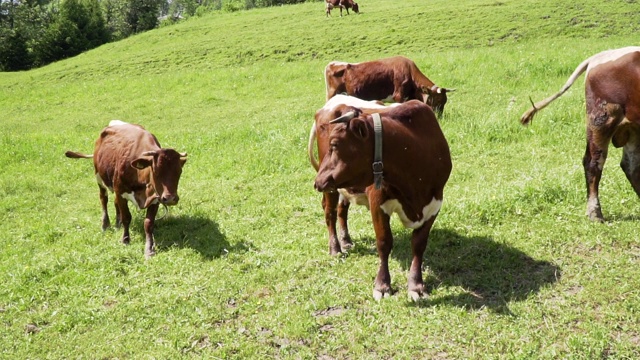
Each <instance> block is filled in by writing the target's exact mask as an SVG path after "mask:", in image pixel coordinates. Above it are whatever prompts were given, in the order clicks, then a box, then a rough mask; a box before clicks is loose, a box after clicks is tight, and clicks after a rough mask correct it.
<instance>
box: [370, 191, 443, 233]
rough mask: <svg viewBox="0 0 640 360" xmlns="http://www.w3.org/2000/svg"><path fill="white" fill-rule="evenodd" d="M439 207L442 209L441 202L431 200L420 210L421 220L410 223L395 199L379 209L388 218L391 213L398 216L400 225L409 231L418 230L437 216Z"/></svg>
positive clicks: (434, 199)
mask: <svg viewBox="0 0 640 360" xmlns="http://www.w3.org/2000/svg"><path fill="white" fill-rule="evenodd" d="M440 207H442V200H437V199H436V198H433V200H431V202H430V203H428V204H427V205H426V206H425V207H424V208H422V219H420V220H418V221H411V220H410V219H409V218H408V217H407V214H405V213H404V210H403V209H402V205H401V204H400V202H399V201H398V200H396V199H392V200H387V201H385V202H384V204H382V205H381V206H380V208H382V211H384V212H385V214H387V215H389V216H391V215H392V214H393V213H396V214H398V217H399V218H400V221H402V224H403V225H404V226H405V227H408V228H410V229H418V228H419V227H421V226H422V225H423V224H424V223H425V222H426V221H427V220H429V219H431V218H432V217H433V216H435V215H436V214H438V212H439V211H440Z"/></svg>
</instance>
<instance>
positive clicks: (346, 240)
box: [340, 236, 353, 250]
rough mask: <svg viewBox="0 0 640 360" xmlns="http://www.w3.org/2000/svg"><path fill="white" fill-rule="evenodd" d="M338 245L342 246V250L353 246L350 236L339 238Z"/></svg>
mask: <svg viewBox="0 0 640 360" xmlns="http://www.w3.org/2000/svg"><path fill="white" fill-rule="evenodd" d="M340 247H341V248H343V249H344V250H349V249H351V248H353V242H352V241H351V237H349V236H346V237H344V238H342V239H340Z"/></svg>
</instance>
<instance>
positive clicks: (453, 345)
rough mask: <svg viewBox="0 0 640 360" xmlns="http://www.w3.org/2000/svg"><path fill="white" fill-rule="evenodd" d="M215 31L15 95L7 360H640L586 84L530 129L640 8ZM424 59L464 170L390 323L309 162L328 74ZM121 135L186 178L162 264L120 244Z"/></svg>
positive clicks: (303, 14) (363, 230) (83, 67)
mask: <svg viewBox="0 0 640 360" xmlns="http://www.w3.org/2000/svg"><path fill="white" fill-rule="evenodd" d="M359 4H360V7H361V10H362V14H361V15H357V16H356V15H351V16H344V17H342V18H340V17H339V16H337V13H336V12H334V16H333V17H332V18H326V17H325V15H324V9H323V5H322V3H320V2H316V3H305V4H301V5H295V6H283V7H278V8H271V9H259V10H251V11H246V12H237V13H220V14H211V15H209V16H206V17H203V18H197V19H192V20H190V21H188V22H186V23H183V24H179V25H176V26H172V27H167V28H162V29H158V30H155V31H151V32H148V33H145V34H142V35H139V36H135V37H133V38H130V39H127V40H124V41H121V42H117V43H112V44H108V45H105V46H103V47H100V48H98V49H96V50H93V51H91V52H88V53H85V54H82V55H80V56H78V57H76V58H73V59H69V60H66V61H62V62H58V63H55V64H52V65H49V66H47V67H44V68H41V69H36V70H32V71H29V72H23V73H0V149H1V150H2V151H0V169H1V170H0V197H1V199H2V201H0V235H1V236H2V238H3V239H4V242H3V244H2V246H1V247H0V249H1V250H0V276H1V278H2V279H3V284H2V286H0V332H1V333H2V334H3V335H2V336H0V358H7V359H26V358H31V359H44V358H100V359H107V358H108V359H125V358H181V357H184V358H189V357H196V358H225V359H226V358H238V359H246V358H305V359H307V358H318V359H367V358H368V359H380V358H394V359H405V358H406V359H410V358H411V359H413V358H439V359H469V358H487V359H495V358H508V359H510V358H543V359H557V358H573V359H582V358H584V359H592V358H616V359H624V358H637V357H640V351H639V350H638V349H639V348H640V330H638V329H640V270H639V269H640V267H639V266H638V265H639V262H640V239H639V238H638V235H637V228H638V220H640V216H639V215H638V214H639V213H640V201H639V200H638V198H637V196H636V195H635V193H634V192H633V190H632V189H631V187H630V186H629V184H628V183H627V181H626V179H625V177H624V175H623V173H622V172H621V171H620V170H618V165H617V163H618V162H619V159H620V151H619V150H617V149H613V148H612V149H611V150H610V153H609V161H608V162H607V165H606V166H605V170H604V175H603V180H602V182H601V201H602V206H603V213H604V216H605V218H606V219H607V220H608V221H607V222H606V224H604V225H603V224H592V223H590V222H589V221H588V220H587V218H586V217H585V216H584V211H585V207H586V202H585V198H586V194H585V188H584V175H583V170H582V165H581V162H582V155H583V152H584V142H585V140H584V132H585V131H584V95H583V86H582V81H581V80H580V81H578V82H577V83H576V84H575V85H574V88H573V89H572V90H570V91H569V92H568V93H567V94H565V95H564V97H562V98H560V99H558V100H557V101H556V102H555V103H553V104H552V105H550V106H549V108H547V109H545V110H544V111H542V112H541V113H540V114H539V115H538V116H537V117H536V119H535V120H534V122H533V124H532V125H531V126H529V127H527V128H525V127H522V126H520V125H519V122H518V119H519V117H520V115H521V114H522V113H523V112H524V111H525V110H526V109H527V108H528V106H529V96H531V97H532V98H533V100H534V101H536V100H540V99H542V98H543V97H546V96H548V95H550V94H551V93H553V92H555V91H557V90H558V89H559V88H560V87H561V86H562V84H564V82H565V80H566V78H567V77H568V76H569V75H570V74H571V72H572V71H573V70H574V68H575V67H576V66H577V65H578V64H579V63H580V62H581V61H582V60H583V59H584V58H586V57H588V56H590V55H592V54H594V53H597V52H599V51H602V50H605V49H609V48H616V47H622V46H627V45H637V44H638V43H637V41H638V40H637V39H638V36H637V34H638V31H639V30H640V16H639V15H638V14H640V6H639V5H638V4H637V2H635V1H595V0H586V1H583V2H581V4H576V3H575V2H574V1H569V0H560V1H550V0H539V1H533V0H521V1H512V0H504V1H495V0H486V1H485V0H480V1H472V0H461V1H455V2H453V1H445V0H433V1H428V2H425V1H423V0H404V1H402V2H397V1H394V2H390V1H381V0H361V1H360V2H359ZM391 55H405V56H408V57H410V58H411V59H413V60H414V61H416V63H417V64H418V66H419V67H420V68H421V69H422V70H423V72H424V73H425V74H426V75H427V76H428V77H430V78H431V79H432V80H433V81H435V82H436V83H437V84H438V85H440V86H444V87H449V88H456V89H457V91H456V92H455V93H453V94H452V95H451V96H450V101H449V103H448V105H447V108H446V109H445V115H444V117H443V118H442V119H441V120H440V123H441V126H442V128H443V131H444V133H445V135H446V136H447V139H448V140H449V145H450V147H451V152H452V156H453V164H454V169H453V173H452V176H451V179H450V181H449V184H448V185H447V188H446V189H445V204H444V206H443V209H442V211H441V213H440V215H439V217H438V219H437V221H436V224H435V226H434V230H433V231H432V236H431V240H430V244H429V246H428V248H427V251H426V253H425V277H426V278H425V280H426V282H427V284H428V285H429V287H430V289H431V296H430V298H429V299H428V300H425V301H423V302H419V303H412V302H410V301H409V300H408V299H407V296H406V284H407V279H406V275H407V273H408V266H409V262H410V248H409V247H410V245H409V241H408V240H409V238H410V232H409V231H408V230H406V229H404V228H403V227H402V226H401V224H400V222H399V221H398V220H397V219H395V218H394V220H393V230H394V236H395V239H396V241H395V247H394V252H393V253H392V257H393V261H391V264H390V271H391V276H392V285H393V287H394V289H395V290H397V293H396V294H395V295H394V296H392V297H391V298H389V299H384V301H381V302H376V301H374V300H373V298H372V296H371V292H372V287H373V279H374V277H375V273H376V270H377V263H378V259H377V255H376V250H375V239H374V233H373V229H372V227H371V221H370V217H369V215H368V213H367V211H366V209H364V208H353V211H352V215H351V217H350V220H351V230H352V236H353V238H354V241H355V243H356V246H355V248H354V249H353V250H352V251H351V252H350V253H349V254H348V255H345V256H342V257H336V258H333V257H330V256H329V255H328V248H327V234H326V230H325V226H324V218H323V212H322V209H321V206H320V198H321V195H320V194H318V193H316V192H315V191H314V190H313V178H314V175H315V174H314V171H313V169H312V168H311V166H310V165H309V163H308V160H307V158H306V143H307V136H308V131H309V127H310V125H311V122H312V119H313V114H314V112H315V110H316V109H318V108H320V107H321V106H322V105H323V104H324V96H325V95H324V81H323V77H322V71H323V69H324V66H325V65H326V64H327V63H328V62H329V61H331V60H344V61H362V60H368V59H375V58H380V57H385V56H391ZM111 119H121V120H124V121H128V122H134V123H139V124H142V125H144V126H145V127H146V128H147V129H149V130H150V131H152V132H153V133H154V134H156V136H157V137H158V139H159V140H160V142H161V144H162V145H163V146H166V147H174V148H176V149H177V150H179V151H186V152H188V154H189V155H188V157H189V160H188V162H187V164H186V166H185V169H184V172H183V175H182V179H181V183H180V196H181V201H180V204H178V206H176V207H174V208H172V209H171V213H170V216H169V217H168V218H165V219H163V220H159V221H158V222H157V227H156V232H155V235H156V240H157V242H158V248H159V249H158V255H156V257H155V258H153V259H151V260H149V261H145V260H144V256H143V248H144V233H143V229H142V219H143V217H144V213H143V212H139V213H134V221H133V229H132V235H133V237H132V243H131V245H130V246H124V245H122V244H120V243H119V239H120V237H121V230H119V229H113V230H108V231H106V232H105V233H103V232H101V230H100V205H99V200H98V189H97V186H96V184H95V180H94V178H93V174H92V173H93V170H92V165H91V162H90V161H88V160H85V161H82V160H71V159H67V158H65V157H64V156H63V154H64V151H65V150H77V151H83V152H91V151H92V148H93V142H94V141H95V138H96V137H97V135H98V133H99V131H100V130H101V129H102V127H104V126H105V125H106V124H107V123H108V122H109V120H111Z"/></svg>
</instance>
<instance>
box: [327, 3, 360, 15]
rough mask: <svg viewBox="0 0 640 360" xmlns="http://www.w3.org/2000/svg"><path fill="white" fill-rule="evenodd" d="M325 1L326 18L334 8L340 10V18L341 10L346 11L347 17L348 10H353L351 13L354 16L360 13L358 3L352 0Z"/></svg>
mask: <svg viewBox="0 0 640 360" xmlns="http://www.w3.org/2000/svg"><path fill="white" fill-rule="evenodd" d="M324 1H325V9H326V11H327V16H329V15H331V10H333V9H334V8H340V16H342V9H345V10H347V15H349V9H353V12H355V13H356V14H358V13H360V8H359V7H358V3H356V2H355V1H353V0H324Z"/></svg>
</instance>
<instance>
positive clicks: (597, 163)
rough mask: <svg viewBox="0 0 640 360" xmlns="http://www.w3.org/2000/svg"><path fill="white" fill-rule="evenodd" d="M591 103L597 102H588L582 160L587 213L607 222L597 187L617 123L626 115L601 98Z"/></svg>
mask: <svg viewBox="0 0 640 360" xmlns="http://www.w3.org/2000/svg"><path fill="white" fill-rule="evenodd" d="M587 104H589V101H587ZM592 104H595V105H593V106H589V105H588V109H587V115H588V119H587V121H588V123H587V148H586V150H585V154H584V158H583V161H582V164H583V166H584V174H585V180H586V185H587V211H586V215H587V216H588V217H589V219H590V220H592V221H599V222H604V217H603V216H602V209H601V206H600V198H599V196H598V188H599V185H600V179H601V178H602V169H603V168H604V163H605V161H606V160H607V153H608V148H609V143H610V142H611V137H612V135H613V131H614V129H615V127H616V126H617V125H618V124H619V123H620V121H621V120H622V118H623V112H622V109H621V106H620V105H617V104H608V103H606V102H604V101H602V100H601V101H599V102H596V103H592Z"/></svg>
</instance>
